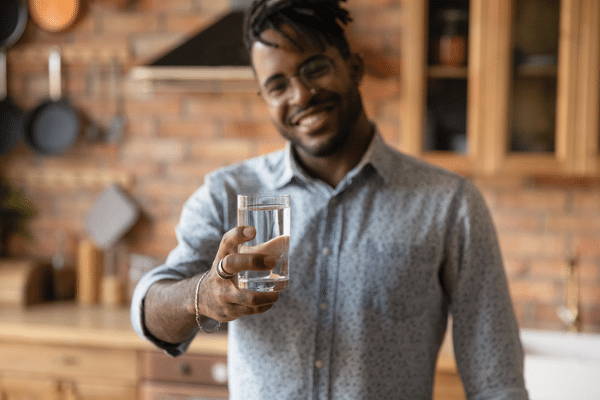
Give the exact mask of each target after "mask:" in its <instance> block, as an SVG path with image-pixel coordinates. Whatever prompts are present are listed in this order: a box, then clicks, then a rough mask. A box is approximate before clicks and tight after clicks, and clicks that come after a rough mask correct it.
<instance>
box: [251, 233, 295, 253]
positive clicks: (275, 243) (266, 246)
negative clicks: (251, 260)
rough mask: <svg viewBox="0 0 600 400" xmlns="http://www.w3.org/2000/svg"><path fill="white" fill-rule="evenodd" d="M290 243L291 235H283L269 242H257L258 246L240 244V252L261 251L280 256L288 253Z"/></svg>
mask: <svg viewBox="0 0 600 400" xmlns="http://www.w3.org/2000/svg"><path fill="white" fill-rule="evenodd" d="M289 243H290V237H289V236H287V235H281V236H277V237H274V238H273V239H271V240H269V241H268V242H264V243H260V244H257V245H256V246H246V245H243V246H240V249H239V252H240V253H261V254H269V255H276V256H279V255H281V254H283V253H287V251H288V247H289Z"/></svg>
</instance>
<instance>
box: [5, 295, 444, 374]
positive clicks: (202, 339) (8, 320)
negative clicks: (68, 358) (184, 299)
mask: <svg viewBox="0 0 600 400" xmlns="http://www.w3.org/2000/svg"><path fill="white" fill-rule="evenodd" d="M448 339H449V338H448V337H446V340H445V341H444V344H443V345H442V348H441V350H440V356H439V358H438V370H442V371H449V372H453V371H455V370H456V365H455V362H454V354H453V353H452V347H451V346H449V340H448ZM0 341H3V342H20V343H36V344H43V343H45V344H55V345H79V346H89V347H108V348H120V349H130V350H152V349H156V348H155V347H154V346H153V345H152V344H151V343H149V342H147V341H145V340H142V339H140V338H139V337H138V336H137V335H136V334H135V332H134V331H133V329H132V328H131V324H130V322H129V309H128V308H126V307H121V308H109V307H102V306H81V305H78V304H75V303H70V302H57V303H47V304H40V305H36V306H32V307H28V308H26V309H23V308H17V307H4V306H0ZM189 351H190V352H193V353H202V354H214V355H225V354H227V334H226V333H218V334H210V335H207V334H204V335H201V336H198V337H197V338H196V339H195V340H194V341H193V342H192V344H191V346H190V348H189Z"/></svg>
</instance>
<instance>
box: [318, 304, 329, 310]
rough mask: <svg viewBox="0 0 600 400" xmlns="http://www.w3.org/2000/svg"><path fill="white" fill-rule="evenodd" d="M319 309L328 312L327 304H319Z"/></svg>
mask: <svg viewBox="0 0 600 400" xmlns="http://www.w3.org/2000/svg"><path fill="white" fill-rule="evenodd" d="M319 308H320V309H321V310H327V303H321V304H319Z"/></svg>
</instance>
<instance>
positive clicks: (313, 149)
mask: <svg viewBox="0 0 600 400" xmlns="http://www.w3.org/2000/svg"><path fill="white" fill-rule="evenodd" d="M317 96H318V97H317ZM343 99H346V103H345V104H344V101H343ZM323 103H331V104H335V107H336V108H337V110H336V112H337V115H338V126H337V128H336V131H335V133H334V134H333V135H331V136H329V137H328V138H327V139H326V140H325V141H323V142H320V143H319V144H318V145H312V146H311V145H308V144H306V143H304V142H303V141H302V140H301V138H299V137H297V136H296V135H295V134H294V132H293V128H286V127H285V126H281V125H278V126H277V130H278V131H279V133H280V134H281V136H283V137H284V138H285V139H287V140H289V141H290V143H291V144H292V146H293V147H294V148H296V149H301V150H302V151H303V152H305V153H307V154H309V155H311V156H313V157H328V156H331V155H333V154H335V153H336V152H337V151H339V150H340V149H341V148H343V147H344V145H345V144H346V143H347V141H348V137H349V136H350V133H351V132H352V129H353V127H354V125H355V123H356V121H357V120H358V118H359V116H360V115H361V113H362V112H363V104H362V99H361V97H360V93H359V91H358V87H356V86H353V87H352V88H350V90H349V91H348V92H347V93H345V94H344V95H340V94H339V93H333V92H329V93H326V94H324V95H321V96H319V95H318V94H317V95H315V97H314V98H313V99H311V101H310V102H309V103H308V105H307V106H306V107H305V108H303V109H302V110H298V111H296V112H294V113H293V114H292V115H294V114H297V113H298V112H302V111H304V110H306V109H310V108H311V107H315V106H318V105H321V104H323ZM324 129H327V128H324ZM319 133H320V132H317V135H318V134H319Z"/></svg>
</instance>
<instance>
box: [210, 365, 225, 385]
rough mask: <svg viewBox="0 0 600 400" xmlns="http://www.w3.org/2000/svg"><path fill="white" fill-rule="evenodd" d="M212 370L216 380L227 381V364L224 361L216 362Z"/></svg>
mask: <svg viewBox="0 0 600 400" xmlns="http://www.w3.org/2000/svg"><path fill="white" fill-rule="evenodd" d="M210 372H211V375H212V378H213V380H214V381H215V382H217V383H227V364H225V363H222V362H217V363H214V364H213V366H212V368H211V369H210Z"/></svg>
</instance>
